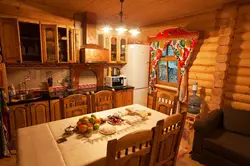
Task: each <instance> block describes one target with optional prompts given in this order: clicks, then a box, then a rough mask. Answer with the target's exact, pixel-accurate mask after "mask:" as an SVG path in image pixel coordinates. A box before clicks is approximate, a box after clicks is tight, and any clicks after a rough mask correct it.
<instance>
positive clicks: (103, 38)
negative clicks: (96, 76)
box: [98, 34, 127, 63]
mask: <svg viewBox="0 0 250 166" xmlns="http://www.w3.org/2000/svg"><path fill="white" fill-rule="evenodd" d="M98 44H99V45H100V46H102V47H104V48H106V49H108V50H109V63H126V60H127V59H126V58H127V38H126V37H124V36H115V35H104V34H99V35H98Z"/></svg>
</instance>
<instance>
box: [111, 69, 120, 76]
mask: <svg viewBox="0 0 250 166" xmlns="http://www.w3.org/2000/svg"><path fill="white" fill-rule="evenodd" d="M111 75H112V76H119V75H120V69H119V68H117V67H112V68H111Z"/></svg>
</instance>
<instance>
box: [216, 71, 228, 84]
mask: <svg viewBox="0 0 250 166" xmlns="http://www.w3.org/2000/svg"><path fill="white" fill-rule="evenodd" d="M225 77H226V73H225V72H223V71H217V72H215V73H214V80H215V82H216V81H217V80H223V79H224V78H225Z"/></svg>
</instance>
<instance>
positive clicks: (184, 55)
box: [149, 31, 198, 102]
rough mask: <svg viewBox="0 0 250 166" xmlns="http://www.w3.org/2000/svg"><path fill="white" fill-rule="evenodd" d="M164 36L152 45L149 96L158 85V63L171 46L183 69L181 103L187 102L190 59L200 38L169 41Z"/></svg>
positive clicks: (180, 86) (180, 85)
mask: <svg viewBox="0 0 250 166" xmlns="http://www.w3.org/2000/svg"><path fill="white" fill-rule="evenodd" d="M185 32H186V31H185ZM168 34H169V33H168ZM196 34H197V32H196ZM182 35H183V34H182ZM162 36H164V35H161V37H160V38H159V41H153V42H151V44H150V57H151V63H150V78H149V94H152V93H154V91H155V88H154V85H155V83H156V77H157V76H156V66H157V63H158V61H159V60H160V59H161V57H162V54H163V51H164V50H166V49H167V47H168V46H171V48H172V49H173V53H174V56H176V59H177V61H178V65H179V67H180V68H181V76H180V78H179V80H178V96H179V101H181V102H185V101H186V100H187V96H188V94H187V90H188V75H187V68H188V66H189V64H190V59H191V58H192V52H193V49H194V47H195V45H196V43H197V41H198V37H193V38H192V39H190V37H189V39H185V37H183V39H182V40H179V39H178V40H168V39H167V38H166V39H165V40H162ZM177 36H178V35H177ZM197 36H198V35H197ZM155 39H156V40H157V37H155Z"/></svg>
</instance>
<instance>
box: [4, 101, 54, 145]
mask: <svg viewBox="0 0 250 166" xmlns="http://www.w3.org/2000/svg"><path fill="white" fill-rule="evenodd" d="M9 108H10V110H11V112H10V114H9V120H10V135H11V141H12V143H13V144H15V140H16V131H17V129H19V128H23V127H27V126H32V125H36V124H41V123H46V122H49V121H50V115H49V103H48V101H38V102H32V103H26V104H18V105H13V106H9Z"/></svg>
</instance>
